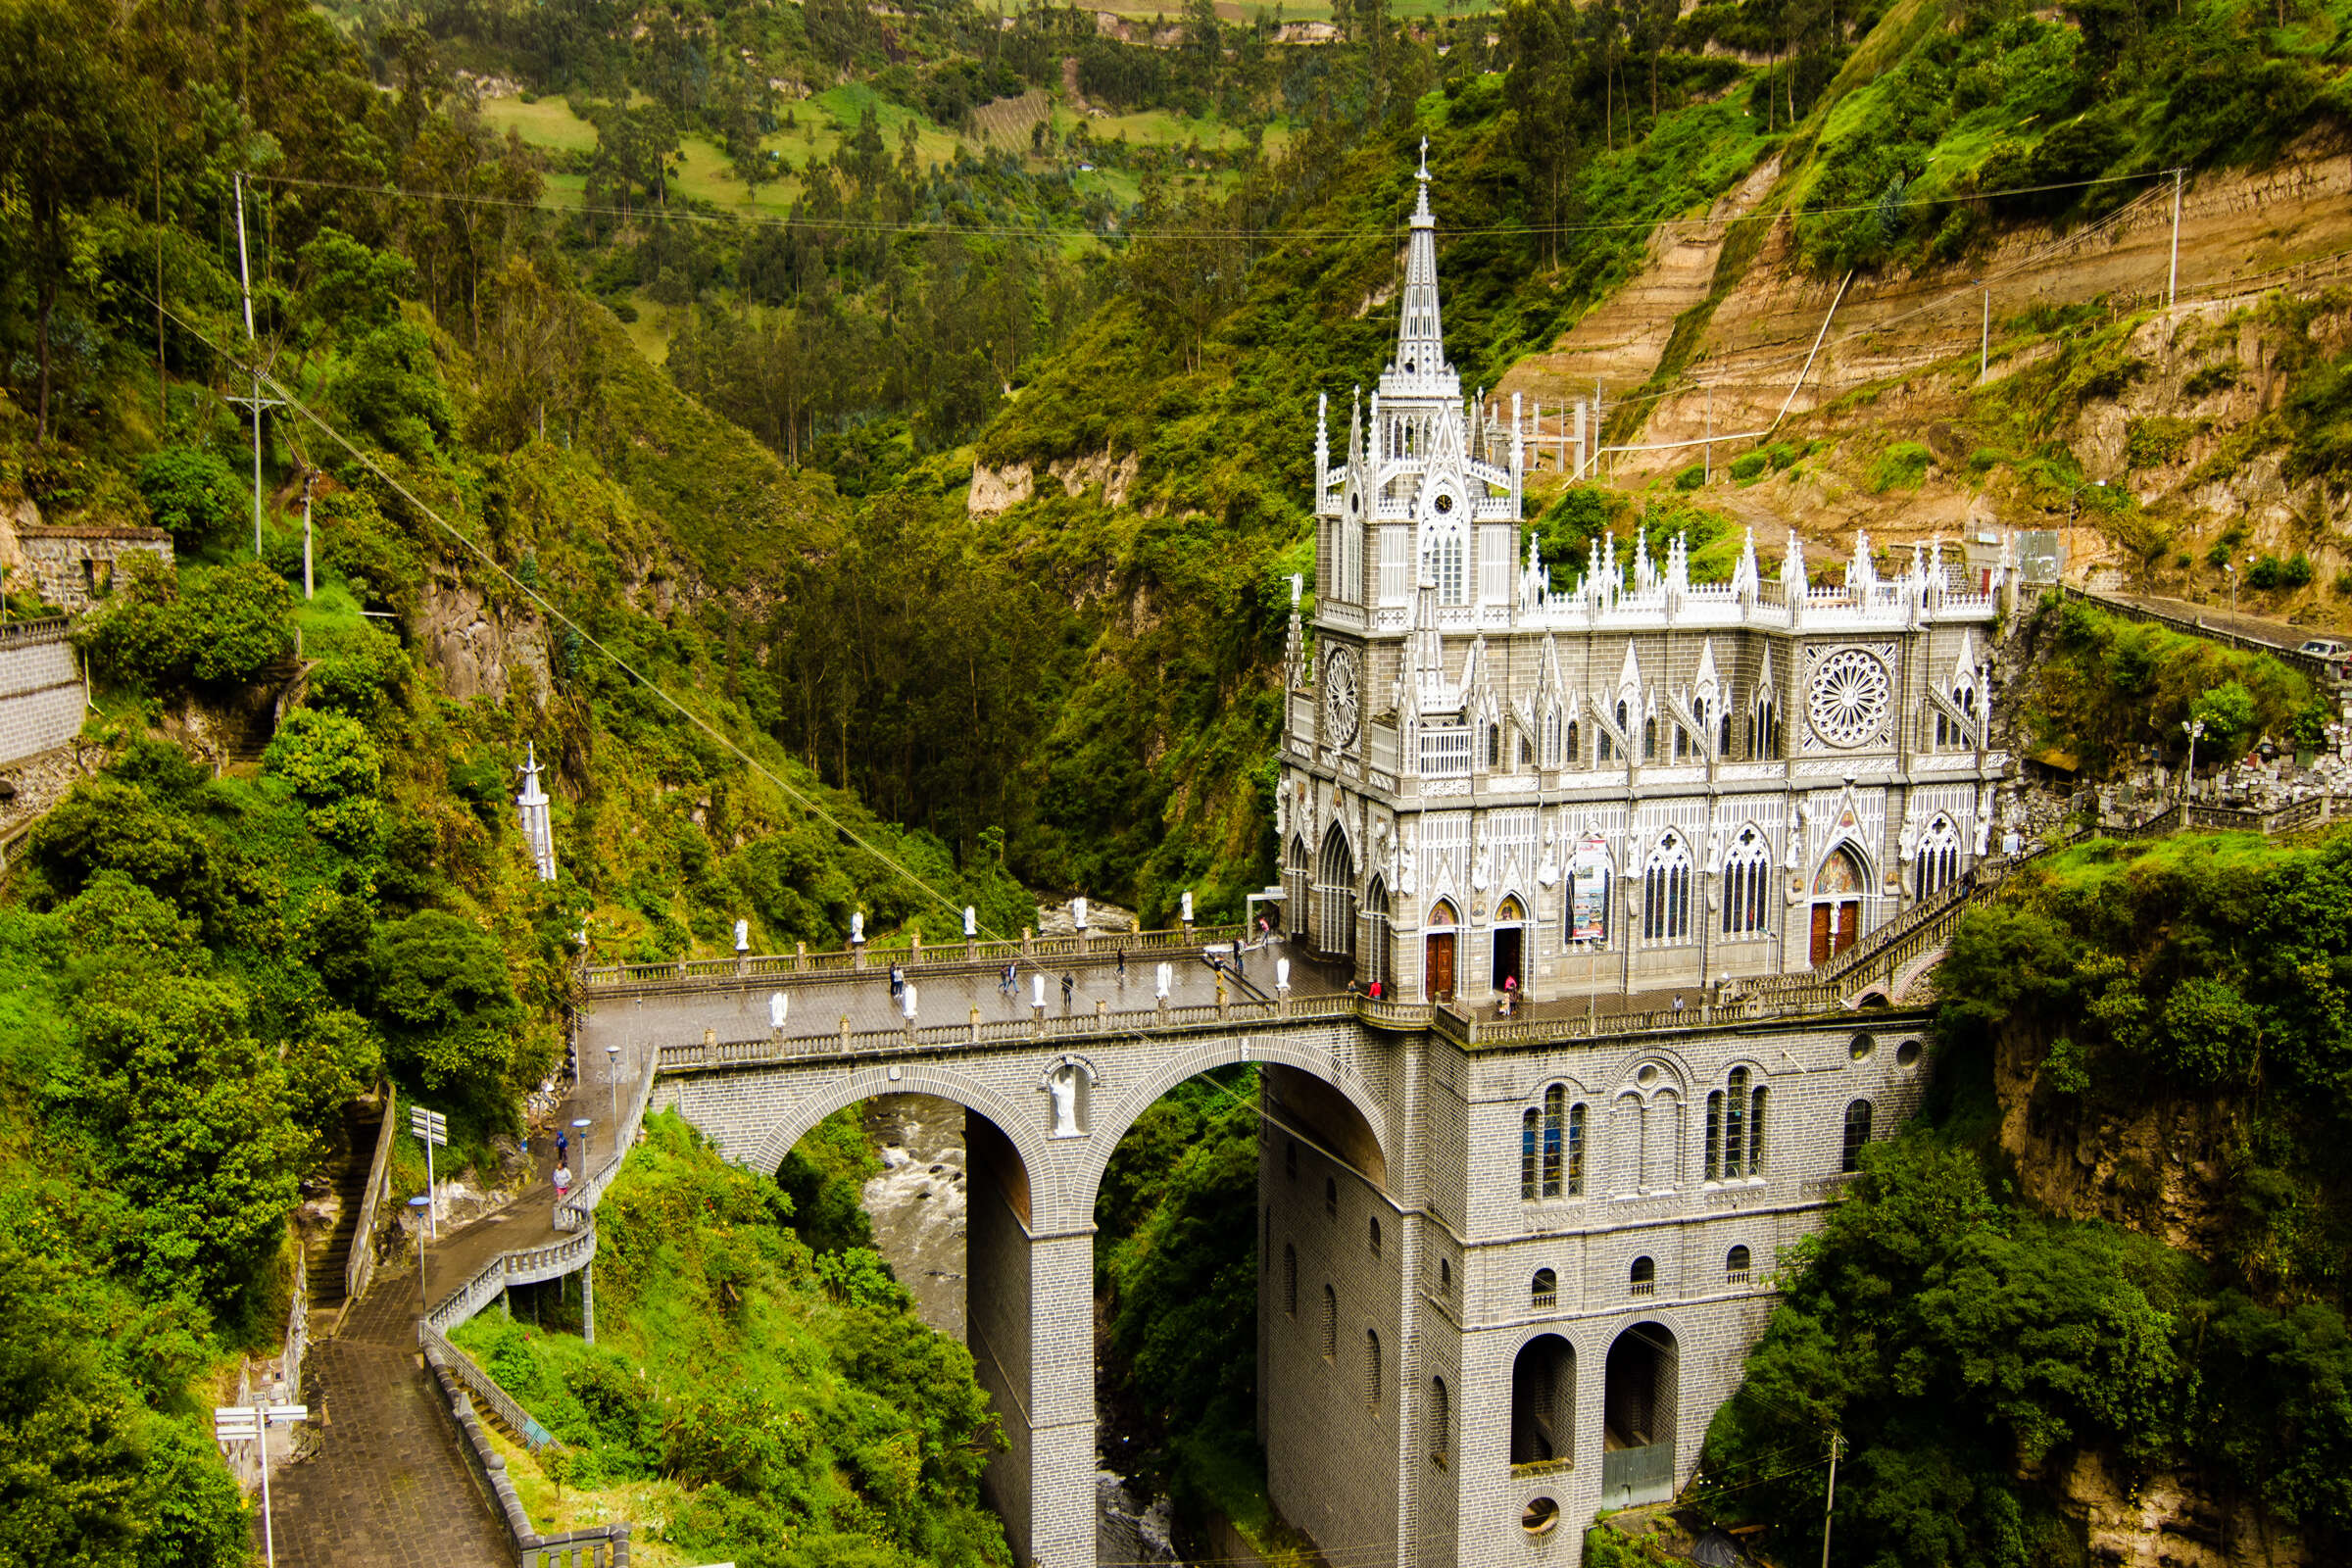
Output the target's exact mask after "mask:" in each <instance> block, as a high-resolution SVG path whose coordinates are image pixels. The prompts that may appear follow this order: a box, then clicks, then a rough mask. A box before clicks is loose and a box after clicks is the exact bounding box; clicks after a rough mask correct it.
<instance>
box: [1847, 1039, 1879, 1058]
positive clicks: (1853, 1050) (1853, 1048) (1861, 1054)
mask: <svg viewBox="0 0 2352 1568" xmlns="http://www.w3.org/2000/svg"><path fill="white" fill-rule="evenodd" d="M1878 1049H1879V1043H1878V1042H1877V1041H1876V1040H1873V1039H1872V1038H1871V1037H1870V1036H1868V1035H1856V1036H1854V1038H1853V1040H1852V1041H1851V1042H1849V1043H1848V1044H1847V1046H1846V1048H1845V1054H1847V1055H1849V1056H1851V1057H1853V1058H1854V1059H1855V1060H1856V1061H1868V1060H1869V1059H1870V1057H1871V1053H1873V1052H1875V1051H1877V1050H1878Z"/></svg>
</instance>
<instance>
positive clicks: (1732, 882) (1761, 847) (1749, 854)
mask: <svg viewBox="0 0 2352 1568" xmlns="http://www.w3.org/2000/svg"><path fill="white" fill-rule="evenodd" d="M1771 880H1772V847H1771V846H1770V845H1769V844H1767V843H1765V841H1764V835H1763V834H1761V833H1759V832H1757V831H1756V830H1755V829H1754V828H1753V827H1743V828H1741V829H1740V836H1739V837H1738V838H1736V839H1734V840H1733V841H1732V847H1731V849H1730V850H1729V851H1728V852H1727V853H1726V854H1725V856H1724V858H1723V934H1724V935H1725V936H1727V937H1745V936H1754V935H1757V934H1758V933H1760V932H1762V931H1763V930H1764V919H1765V914H1766V911H1767V910H1769V909H1770V907H1771V905H1770V903H1769V902H1768V900H1767V898H1766V895H1767V893H1768V892H1769V891H1770V886H1769V885H1770V883H1771Z"/></svg>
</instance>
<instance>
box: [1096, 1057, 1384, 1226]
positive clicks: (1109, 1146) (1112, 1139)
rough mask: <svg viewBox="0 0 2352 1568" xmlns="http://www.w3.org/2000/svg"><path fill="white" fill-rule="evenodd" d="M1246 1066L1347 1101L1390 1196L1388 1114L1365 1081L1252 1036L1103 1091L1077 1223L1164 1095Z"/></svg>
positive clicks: (1375, 1176) (1329, 1061)
mask: <svg viewBox="0 0 2352 1568" xmlns="http://www.w3.org/2000/svg"><path fill="white" fill-rule="evenodd" d="M1243 1062H1252V1063H1257V1064H1263V1065H1270V1066H1277V1067H1289V1068H1293V1069H1295V1070H1296V1071H1299V1072H1302V1073H1304V1074H1306V1075H1307V1076H1308V1077H1310V1078H1312V1079H1314V1080H1316V1081H1317V1082H1319V1083H1321V1084H1323V1085H1324V1086H1325V1087H1327V1088H1329V1089H1332V1090H1334V1091H1336V1092H1337V1093H1338V1094H1339V1095H1340V1096H1341V1097H1342V1098H1344V1099H1345V1100H1346V1101H1347V1102H1348V1105H1349V1107H1350V1108H1352V1109H1353V1110H1354V1112H1355V1114H1356V1118H1357V1120H1359V1121H1360V1122H1362V1123H1363V1126H1364V1129H1365V1131H1366V1132H1367V1133H1368V1134H1369V1135H1370V1136H1371V1139H1372V1145H1373V1148H1374V1149H1375V1150H1376V1151H1377V1152H1378V1153H1379V1156H1380V1168H1379V1169H1377V1170H1367V1171H1365V1172H1364V1175H1365V1176H1366V1177H1367V1178H1368V1179H1369V1180H1371V1182H1372V1183H1373V1185H1374V1186H1376V1187H1379V1188H1380V1189H1382V1190H1383V1191H1384V1192H1385V1191H1386V1190H1387V1188H1388V1166H1389V1162H1390V1157H1391V1151H1390V1137H1389V1126H1388V1118H1387V1113H1386V1112H1384V1111H1383V1110H1382V1109H1381V1107H1380V1103H1379V1102H1378V1101H1376V1100H1374V1099H1373V1098H1372V1095H1371V1092H1370V1091H1369V1090H1367V1089H1366V1088H1365V1087H1364V1085H1363V1083H1362V1081H1361V1080H1360V1079H1358V1078H1357V1077H1356V1076H1355V1074H1353V1073H1351V1072H1348V1070H1347V1069H1346V1068H1344V1067H1343V1066H1341V1064H1340V1063H1339V1061H1338V1059H1337V1058H1335V1057H1333V1056H1331V1055H1330V1054H1326V1053H1322V1052H1317V1051H1313V1050H1310V1049H1308V1048H1305V1047H1300V1046H1295V1045H1291V1044H1289V1043H1288V1042H1286V1041H1280V1040H1265V1039H1258V1038H1254V1037H1251V1038H1250V1044H1249V1045H1246V1046H1237V1045H1234V1044H1229V1043H1220V1044H1216V1045H1204V1046H1198V1047H1194V1048H1191V1049H1188V1050H1184V1051H1180V1052H1178V1053H1177V1054H1175V1055H1174V1056H1173V1057H1171V1058H1170V1059H1169V1060H1168V1062H1167V1063H1166V1064H1165V1065H1164V1066H1162V1067H1161V1068H1160V1069H1159V1070H1158V1071H1156V1072H1154V1073H1152V1074H1151V1075H1150V1076H1149V1077H1146V1078H1145V1079H1143V1080H1142V1081H1141V1082H1139V1083H1138V1084H1137V1085H1136V1087H1135V1088H1134V1089H1133V1090H1131V1091H1129V1092H1128V1093H1126V1094H1123V1095H1119V1096H1116V1097H1115V1098H1114V1097H1113V1096H1112V1095H1109V1094H1104V1093H1103V1092H1101V1091H1100V1090H1098V1091H1097V1094H1096V1099H1095V1119H1094V1125H1093V1127H1092V1129H1091V1130H1090V1135H1089V1138H1088V1143H1089V1145H1090V1148H1089V1149H1088V1152H1087V1160H1086V1165H1085V1169H1084V1170H1083V1171H1082V1172H1081V1173H1080V1174H1079V1177H1078V1180H1077V1183H1076V1187H1075V1190H1074V1191H1073V1192H1072V1193H1071V1195H1070V1198H1071V1203H1070V1207H1069V1208H1068V1210H1067V1212H1068V1213H1069V1214H1070V1215H1071V1216H1073V1218H1076V1217H1079V1216H1084V1217H1085V1218H1088V1219H1091V1218H1092V1217H1093V1215H1094V1212H1095V1201H1096V1198H1097V1196H1098V1195H1099V1194H1100V1193H1101V1191H1102V1187H1103V1175H1104V1174H1105V1173H1106V1172H1107V1171H1108V1170H1109V1169H1110V1156H1111V1155H1112V1154H1113V1153H1114V1152H1117V1150H1118V1147H1119V1144H1120V1142H1121V1141H1122V1140H1124V1139H1125V1138H1126V1136H1127V1134H1128V1131H1129V1129H1131V1128H1133V1127H1134V1126H1135V1124H1136V1121H1137V1119H1138V1118H1140V1117H1141V1116H1142V1115H1143V1113H1144V1112H1145V1111H1147V1110H1149V1109H1151V1108H1152V1106H1153V1105H1155V1104H1157V1103H1159V1099H1160V1097H1161V1096H1162V1095H1165V1094H1166V1093H1167V1092H1168V1091H1169V1090H1171V1089H1173V1088H1175V1087H1176V1086H1177V1085H1178V1084H1180V1083H1183V1082H1185V1081H1186V1080H1188V1079H1192V1078H1198V1077H1200V1076H1201V1074H1202V1073H1204V1072H1208V1071H1211V1070H1213V1069H1215V1068H1218V1067H1232V1066H1238V1065H1239V1064H1241V1063H1243Z"/></svg>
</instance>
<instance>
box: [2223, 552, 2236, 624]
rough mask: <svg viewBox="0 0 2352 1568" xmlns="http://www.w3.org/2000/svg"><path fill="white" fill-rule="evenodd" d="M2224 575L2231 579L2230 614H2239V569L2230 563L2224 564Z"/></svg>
mask: <svg viewBox="0 0 2352 1568" xmlns="http://www.w3.org/2000/svg"><path fill="white" fill-rule="evenodd" d="M2222 575H2223V576H2225V577H2227V578H2229V613H2231V614H2232V615H2234V614H2236V613H2237V568H2236V567H2235V566H2233V565H2231V564H2229V562H2227V561H2225V562H2223V563H2222Z"/></svg>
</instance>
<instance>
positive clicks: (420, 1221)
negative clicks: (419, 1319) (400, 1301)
mask: <svg viewBox="0 0 2352 1568" xmlns="http://www.w3.org/2000/svg"><path fill="white" fill-rule="evenodd" d="M432 1202H433V1201H432V1200H431V1199H429V1198H412V1199H410V1200H409V1206H410V1207H411V1208H413V1209H416V1210H417V1311H418V1312H419V1313H424V1312H430V1311H431V1310H432V1309H433V1303H432V1302H431V1301H429V1300H427V1299H425V1295H424V1232H425V1225H426V1221H427V1220H428V1219H429V1217H430V1216H428V1215H427V1214H425V1213H424V1212H423V1210H425V1209H427V1208H429V1207H431V1206H432Z"/></svg>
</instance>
